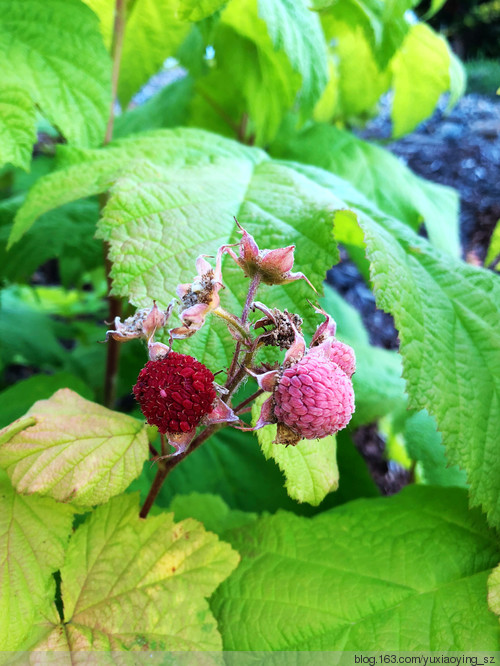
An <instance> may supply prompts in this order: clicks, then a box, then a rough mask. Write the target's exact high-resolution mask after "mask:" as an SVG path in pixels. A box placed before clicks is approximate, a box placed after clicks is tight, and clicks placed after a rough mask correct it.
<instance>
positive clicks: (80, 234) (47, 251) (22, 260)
mask: <svg viewBox="0 0 500 666" xmlns="http://www.w3.org/2000/svg"><path fill="white" fill-rule="evenodd" d="M21 203H22V201H21V200H20V199H19V197H13V198H12V199H6V200H5V201H2V202H1V203H0V225H1V226H0V266H1V268H0V274H2V275H3V276H4V277H6V278H8V279H9V280H12V281H23V280H27V279H28V278H30V277H31V275H32V274H33V273H34V271H35V270H36V269H37V268H38V267H39V266H41V265H42V264H44V263H45V262H46V261H48V260H49V259H52V258H54V257H64V256H65V255H66V256H70V257H71V267H70V271H69V272H66V273H65V274H64V278H65V280H64V282H65V283H66V284H67V283H68V282H69V281H70V280H71V281H72V282H75V281H76V280H77V279H78V277H79V276H81V275H82V274H83V273H84V271H86V270H91V269H92V268H96V267H97V266H100V265H102V243H101V242H100V241H98V240H96V239H95V238H94V233H95V226H96V222H97V219H98V217H99V206H98V203H97V201H94V200H87V201H75V202H71V203H69V204H66V205H65V206H62V207H61V208H59V209H58V210H55V211H51V212H50V213H46V214H44V215H42V217H41V218H40V220H39V221H38V223H37V225H36V226H35V227H34V228H32V229H30V230H29V232H28V233H27V234H26V235H25V236H24V239H23V242H22V243H18V244H17V245H15V246H14V247H13V248H11V249H10V250H9V251H7V249H6V245H7V240H8V238H9V235H10V233H11V224H9V222H11V221H12V220H13V218H14V215H15V213H16V212H17V210H18V209H19V206H20V205H21ZM4 222H5V224H4Z"/></svg>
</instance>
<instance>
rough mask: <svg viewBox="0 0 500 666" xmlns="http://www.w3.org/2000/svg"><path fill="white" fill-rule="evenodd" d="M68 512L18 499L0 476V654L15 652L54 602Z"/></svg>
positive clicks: (50, 503)
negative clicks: (55, 573) (4, 651)
mask: <svg viewBox="0 0 500 666" xmlns="http://www.w3.org/2000/svg"><path fill="white" fill-rule="evenodd" d="M72 522H73V511H72V509H71V508H70V507H69V506H65V505H63V504H58V503H57V502H54V500H52V499H49V498H40V497H23V496H22V495H18V494H17V493H16V492H15V491H14V489H13V488H12V485H11V484H10V481H9V479H8V477H7V475H6V474H5V472H4V471H2V470H0V614H1V617H2V622H1V623H0V650H16V649H18V648H19V646H20V645H21V644H22V642H23V641H24V639H25V638H27V637H28V635H29V633H30V631H31V629H32V627H33V624H34V623H35V622H36V621H37V620H38V619H39V618H40V616H41V613H43V612H44V611H45V610H46V608H48V607H49V605H50V602H51V601H52V600H53V599H54V594H55V582H54V578H53V576H52V573H53V572H54V571H56V570H57V569H59V567H60V566H61V565H62V563H63V560H64V553H65V550H66V546H67V541H68V539H69V536H70V533H71V526H72Z"/></svg>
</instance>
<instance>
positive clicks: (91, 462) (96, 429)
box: [0, 389, 148, 506]
mask: <svg viewBox="0 0 500 666" xmlns="http://www.w3.org/2000/svg"><path fill="white" fill-rule="evenodd" d="M27 417H29V418H30V419H34V423H32V421H31V420H27ZM17 423H18V422H17V421H15V422H14V423H13V424H12V425H10V426H7V427H6V428H4V429H3V430H0V442H2V441H3V444H2V445H1V446H0V466H1V467H3V468H4V469H5V470H6V471H7V473H8V475H9V476H10V479H11V481H12V483H13V485H14V487H15V488H16V490H17V491H18V492H20V493H24V494H32V493H37V494H39V495H47V496H49V497H52V498H54V499H56V500H58V501H59V502H71V503H72V504H75V505H77V506H91V505H94V504H102V503H103V502H107V500H108V499H109V498H110V497H113V495H117V494H118V493H121V492H122V491H123V490H125V488H126V487H127V486H128V485H129V484H130V483H131V481H133V479H135V478H136V477H137V476H139V474H140V473H141V470H142V465H143V463H144V461H145V459H146V458H147V455H148V438H147V434H146V429H145V427H144V425H143V424H142V423H141V422H140V421H137V420H136V419H133V418H132V417H130V416H127V415H125V414H120V413H118V412H112V411H111V410H109V409H106V408H105V407H102V406H101V405H97V404H96V403H94V402H90V401H89V400H85V399H84V398H81V397H80V396H79V395H78V394H77V393H74V392H73V391H70V390H69V389H60V390H59V391H57V392H56V393H54V395H53V396H52V397H51V398H49V399H48V400H40V401H39V402H36V403H35V404H34V405H33V407H32V408H31V409H30V410H29V411H28V413H27V415H26V416H25V417H22V419H21V420H20V423H21V424H22V425H24V426H25V427H24V428H22V429H18V428H17V427H16V424H17ZM2 434H3V435H4V436H3V437H2Z"/></svg>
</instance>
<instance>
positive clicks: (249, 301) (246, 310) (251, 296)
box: [226, 273, 260, 402]
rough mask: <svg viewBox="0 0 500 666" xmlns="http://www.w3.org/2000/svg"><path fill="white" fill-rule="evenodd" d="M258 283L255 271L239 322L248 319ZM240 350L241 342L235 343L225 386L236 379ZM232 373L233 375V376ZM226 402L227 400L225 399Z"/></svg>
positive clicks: (244, 322) (228, 386)
mask: <svg viewBox="0 0 500 666" xmlns="http://www.w3.org/2000/svg"><path fill="white" fill-rule="evenodd" d="M259 285H260V275H259V274H258V273H256V274H255V275H254V276H253V278H252V281H251V282H250V286H249V287H248V293H247V298H246V301H245V305H244V306H243V312H242V315H241V323H242V324H243V325H245V324H246V323H247V320H248V313H249V312H250V306H251V305H252V302H253V300H254V298H255V294H256V293H257V289H258V288H259ZM240 352H241V342H237V343H236V348H235V350H234V356H233V359H232V361H231V365H230V367H229V370H228V372H227V381H226V388H230V386H231V385H232V384H233V383H234V379H236V374H237V372H238V371H237V365H238V359H239V356H240ZM233 375H234V377H233ZM233 391H234V388H233ZM229 395H230V394H229ZM226 402H227V401H226Z"/></svg>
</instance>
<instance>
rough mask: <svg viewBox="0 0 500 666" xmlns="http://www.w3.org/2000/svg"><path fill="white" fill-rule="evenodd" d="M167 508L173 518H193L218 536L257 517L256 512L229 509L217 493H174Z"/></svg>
mask: <svg viewBox="0 0 500 666" xmlns="http://www.w3.org/2000/svg"><path fill="white" fill-rule="evenodd" d="M169 510H170V511H172V512H173V514H174V516H175V520H185V519H186V518H195V519H196V520H199V521H200V523H202V524H203V525H204V527H205V528H206V529H207V530H210V531H211V532H215V534H218V535H219V536H220V535H222V534H223V533H224V532H225V531H226V530H231V529H234V528H236V527H241V526H242V525H247V524H248V523H251V522H253V521H254V520H256V519H257V514H256V513H246V512H244V511H237V510H235V509H230V508H229V507H228V505H227V504H226V503H225V502H224V500H223V499H221V498H220V497H219V496H218V495H207V494H203V493H190V494H189V495H176V496H175V498H174V500H173V502H172V504H171V505H170V507H169Z"/></svg>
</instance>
